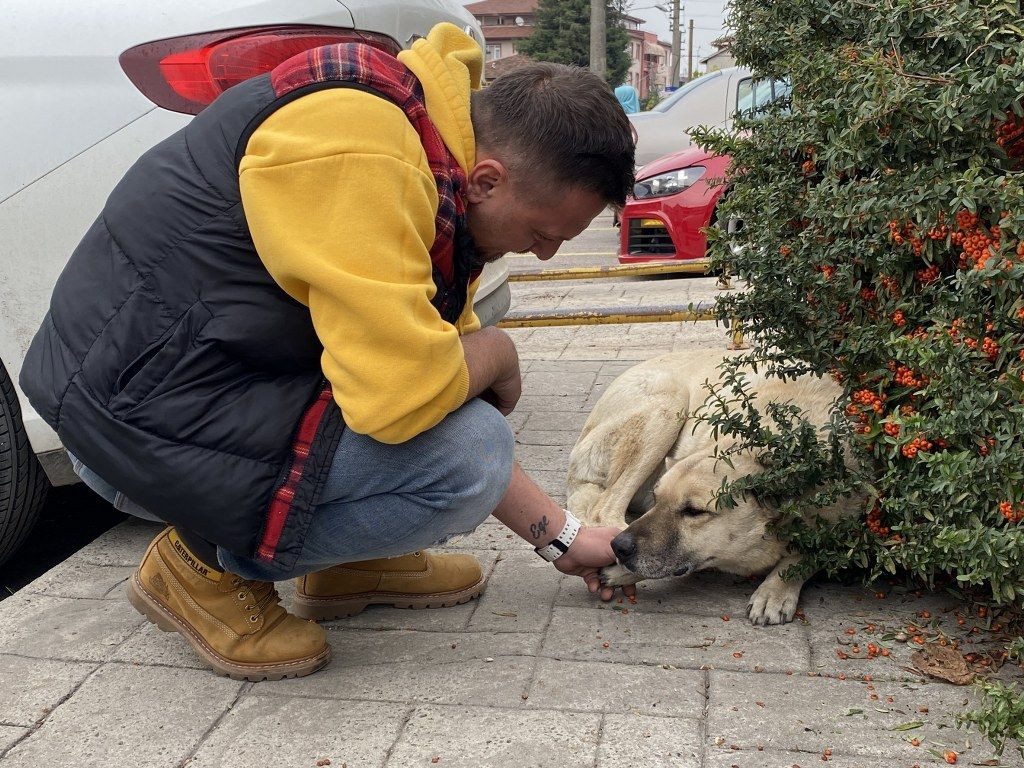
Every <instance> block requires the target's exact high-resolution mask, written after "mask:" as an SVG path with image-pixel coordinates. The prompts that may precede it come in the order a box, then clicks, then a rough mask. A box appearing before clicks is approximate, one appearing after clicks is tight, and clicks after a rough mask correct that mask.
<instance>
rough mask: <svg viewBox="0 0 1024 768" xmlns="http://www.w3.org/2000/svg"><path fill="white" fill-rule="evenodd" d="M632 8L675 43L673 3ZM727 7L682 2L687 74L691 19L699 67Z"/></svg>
mask: <svg viewBox="0 0 1024 768" xmlns="http://www.w3.org/2000/svg"><path fill="white" fill-rule="evenodd" d="M474 1H475V0H463V3H462V4H463V5H469V4H470V3H471V2H474ZM629 5H630V6H631V7H632V10H631V11H630V15H631V16H635V17H637V18H638V19H644V20H645V21H646V22H647V23H646V24H645V25H644V29H646V30H647V31H649V32H655V33H657V35H658V37H659V38H660V39H662V40H664V41H665V42H666V43H671V42H672V33H671V32H670V31H669V28H668V23H669V19H671V17H672V16H671V9H672V0H664V2H659V0H633V1H632V2H631V3H629ZM654 5H661V6H663V7H664V8H666V9H667V10H668V11H669V12H668V13H666V12H664V11H660V10H658V9H657V8H652V7H651V6H654ZM725 5H726V0H682V2H681V8H680V12H679V17H680V19H681V24H680V26H681V27H682V28H683V39H682V70H683V71H684V72H685V71H686V55H687V51H686V36H687V29H688V26H689V23H690V19H691V18H692V19H693V49H694V51H693V64H694V66H695V67H696V66H697V61H698V60H699V59H700V58H701V57H703V56H707V55H708V54H709V53H711V52H712V51H713V50H714V46H712V45H711V41H712V40H714V39H715V38H718V37H721V36H722V35H723V34H725Z"/></svg>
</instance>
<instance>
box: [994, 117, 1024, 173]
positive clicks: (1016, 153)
mask: <svg viewBox="0 0 1024 768" xmlns="http://www.w3.org/2000/svg"><path fill="white" fill-rule="evenodd" d="M1021 139H1024V118H1020V117H1017V115H1016V114H1014V112H1013V111H1012V110H1011V111H1010V112H1007V113H1006V120H1005V121H1004V122H1003V123H1001V124H1000V125H998V126H997V127H996V143H997V144H998V145H999V146H1000V147H1002V148H1003V149H1004V150H1006V154H1007V155H1009V156H1010V157H1011V158H1013V159H1014V160H1017V161H1020V159H1021V158H1024V142H1022V141H1021Z"/></svg>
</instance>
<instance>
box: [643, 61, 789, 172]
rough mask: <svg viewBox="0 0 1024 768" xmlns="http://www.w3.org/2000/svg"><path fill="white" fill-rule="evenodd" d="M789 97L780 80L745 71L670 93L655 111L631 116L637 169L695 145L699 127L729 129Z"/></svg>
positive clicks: (719, 74)
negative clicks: (740, 115) (742, 115)
mask: <svg viewBox="0 0 1024 768" xmlns="http://www.w3.org/2000/svg"><path fill="white" fill-rule="evenodd" d="M787 93H789V85H788V84H787V83H785V82H783V81H770V80H755V79H754V77H753V75H751V73H750V70H749V69H746V68H744V67H729V68H728V69H720V70H717V71H715V72H710V73H708V74H706V75H701V76H700V77H698V78H697V79H696V80H691V81H690V82H688V83H686V84H685V85H683V86H682V87H680V88H679V89H678V90H676V91H673V92H672V93H671V94H669V95H668V96H667V97H666V98H665V99H663V100H662V101H661V102H659V103H658V105H657V106H655V107H654V109H651V110H648V111H646V112H637V113H636V114H633V115H629V116H628V117H629V120H630V122H631V123H633V127H634V128H636V133H637V142H636V164H637V165H638V166H643V165H647V164H648V163H651V162H653V161H655V160H657V159H658V158H659V157H662V156H664V155H667V154H668V153H670V152H678V151H679V150H681V149H686V148H687V147H689V146H690V145H691V144H692V143H693V142H692V140H691V138H690V133H689V131H690V129H692V128H695V127H696V126H698V125H706V126H709V127H713V128H725V129H727V130H730V129H732V125H733V119H734V117H735V116H736V114H737V112H743V111H749V110H756V109H757V108H759V107H762V106H764V105H765V104H767V103H768V102H769V101H771V100H773V99H778V98H780V97H782V96H784V95H785V94H787Z"/></svg>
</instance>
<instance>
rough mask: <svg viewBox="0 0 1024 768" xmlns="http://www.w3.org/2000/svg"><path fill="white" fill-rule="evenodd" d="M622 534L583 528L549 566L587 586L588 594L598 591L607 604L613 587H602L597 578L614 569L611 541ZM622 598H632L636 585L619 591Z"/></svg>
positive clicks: (606, 528)
mask: <svg viewBox="0 0 1024 768" xmlns="http://www.w3.org/2000/svg"><path fill="white" fill-rule="evenodd" d="M620 533H622V531H621V530H620V529H618V528H615V527H613V526H607V525H606V526H600V527H591V526H586V525H585V526H583V527H582V528H580V532H579V533H578V534H576V539H575V541H573V543H572V544H571V545H570V547H569V551H568V552H566V553H565V554H564V555H562V556H561V557H560V558H558V559H557V560H555V562H554V563H553V565H554V566H555V568H557V569H558V570H560V571H561V572H562V573H568V574H570V575H572V576H579V577H580V578H581V579H583V581H585V582H586V583H587V589H588V590H590V591H591V592H597V591H599V590H600V593H601V599H602V600H604V601H606V602H607V601H608V600H611V599H612V597H614V596H615V588H614V587H602V586H601V579H600V578H599V576H598V574H599V572H600V570H601V568H603V567H604V566H606V565H614V564H615V562H616V560H615V553H614V552H612V539H614V538H615V537H616V536H618V535H619V534H620ZM622 594H624V595H625V596H626V597H628V598H633V597H636V585H634V584H629V585H627V586H624V587H623V588H622Z"/></svg>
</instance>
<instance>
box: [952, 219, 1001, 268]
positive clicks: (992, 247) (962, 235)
mask: <svg viewBox="0 0 1024 768" xmlns="http://www.w3.org/2000/svg"><path fill="white" fill-rule="evenodd" d="M956 225H957V231H955V232H954V233H953V234H952V236H951V240H952V242H953V245H957V246H960V247H961V248H963V252H962V253H961V254H960V262H959V267H960V269H967V268H969V267H972V266H973V268H974V269H981V268H982V267H984V266H985V262H987V261H988V260H989V259H990V258H991V257H992V256H994V255H995V254H997V253H998V252H999V247H1000V244H1001V242H1002V230H1000V228H999V227H998V226H993V227H990V228H989V230H988V233H987V234H986V233H985V231H984V229H983V228H982V226H981V224H980V222H979V219H978V216H977V214H974V213H970V212H969V211H958V212H957V214H956ZM1008 266H1012V262H1011V263H1009V264H1008Z"/></svg>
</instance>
